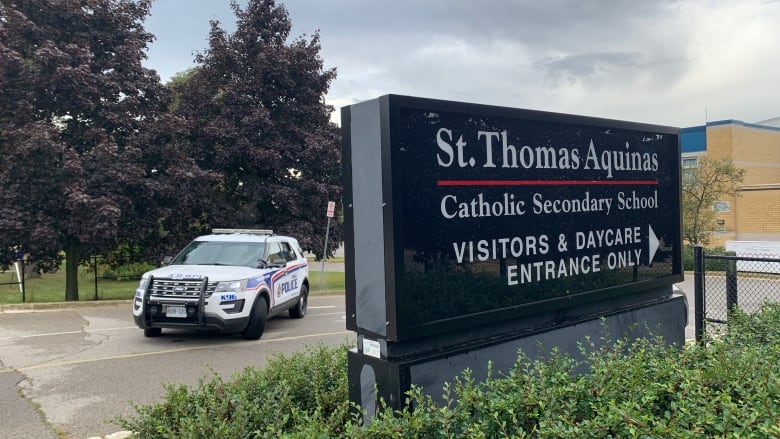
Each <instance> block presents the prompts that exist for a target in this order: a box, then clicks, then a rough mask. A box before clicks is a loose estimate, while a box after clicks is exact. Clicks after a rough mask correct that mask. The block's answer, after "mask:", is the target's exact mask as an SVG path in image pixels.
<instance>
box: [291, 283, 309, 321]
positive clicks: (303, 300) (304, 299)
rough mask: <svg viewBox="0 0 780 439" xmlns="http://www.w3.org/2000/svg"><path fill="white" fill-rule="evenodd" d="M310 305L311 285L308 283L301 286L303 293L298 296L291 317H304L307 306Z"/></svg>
mask: <svg viewBox="0 0 780 439" xmlns="http://www.w3.org/2000/svg"><path fill="white" fill-rule="evenodd" d="M308 306H309V287H307V286H306V284H303V285H302V286H301V294H300V295H299V296H298V303H296V304H295V306H294V307H292V308H290V317H292V318H294V319H302V318H303V316H305V315H306V308H307V307H308Z"/></svg>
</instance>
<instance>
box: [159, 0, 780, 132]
mask: <svg viewBox="0 0 780 439" xmlns="http://www.w3.org/2000/svg"><path fill="white" fill-rule="evenodd" d="M277 4H284V5H285V7H286V8H287V10H288V12H289V15H290V20H291V21H292V24H293V32H292V36H293V37H298V36H301V35H304V34H305V35H308V36H311V35H312V34H313V33H314V32H316V31H318V30H319V33H320V37H321V44H322V51H321V52H320V55H321V57H322V59H323V61H324V63H325V67H326V68H331V67H335V68H336V69H337V75H338V76H337V78H336V80H335V81H334V82H333V83H332V84H331V88H330V92H329V93H328V95H327V96H326V101H327V102H328V103H329V104H331V105H334V106H335V107H336V108H339V107H341V106H343V105H349V104H351V103H355V102H360V101H364V100H368V99H373V98H376V97H378V96H381V95H384V94H390V93H392V94H402V95H411V96H420V97H426V98H436V99H447V100H455V101H464V102H474V103H480V104H489V105H501V106H508V107H515V108H526V109H532V110H544V111H554V112H559V113H570V114H581V115H587V116H596V117H605V118H611V119H621V120H628V121H635V122H644V123H651V124H659V125H670V126H678V127H689V126H696V125H703V124H704V123H705V122H706V121H716V120H724V119H736V120H741V121H744V122H758V121H761V120H765V119H770V118H774V117H777V116H780V0H738V1H735V0H701V1H694V0H688V1H666V0H637V1H634V0H622V1H621V0H601V1H596V0H594V1H587V0H514V1H513V0H385V1H373V0H288V1H280V0H277ZM229 5H230V1H229V0H195V1H193V0H154V3H153V6H152V12H151V16H150V17H149V18H148V20H147V23H146V28H147V30H148V31H150V32H152V33H153V34H154V35H156V37H157V40H156V41H155V42H154V43H153V44H152V45H151V46H150V48H149V52H148V55H149V59H148V60H147V63H146V66H147V67H149V68H153V69H155V70H157V72H158V73H159V74H160V76H161V78H162V80H163V81H167V80H168V79H169V78H170V77H171V76H172V75H173V74H175V73H177V72H181V71H183V70H185V69H187V68H189V67H192V66H193V65H194V64H193V55H194V53H195V52H199V51H203V50H205V49H206V48H207V45H208V44H207V36H208V31H209V20H212V19H216V20H219V21H220V22H221V24H222V27H223V28H224V29H226V30H230V31H232V29H234V28H235V18H234V16H233V14H232V11H231V9H230V6H229Z"/></svg>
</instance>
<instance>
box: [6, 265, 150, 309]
mask: <svg viewBox="0 0 780 439" xmlns="http://www.w3.org/2000/svg"><path fill="white" fill-rule="evenodd" d="M102 259H103V258H102V257H101V256H92V257H90V258H89V261H88V263H87V264H86V268H88V269H87V270H86V271H85V270H84V268H85V266H83V265H82V266H81V267H80V270H79V272H80V273H79V286H80V288H79V290H80V291H79V292H80V293H84V292H85V291H88V289H87V287H86V286H85V285H84V284H83V283H82V282H83V281H87V282H89V283H90V284H91V285H90V286H91V287H92V288H90V289H91V290H92V291H91V293H92V295H91V298H92V300H101V299H102V297H101V295H100V294H99V292H100V284H101V283H102V282H103V281H117V280H133V281H140V279H141V275H143V272H139V273H133V274H126V273H123V274H113V273H114V271H111V270H107V269H105V267H103V266H102V265H101V264H100V261H101V260H102ZM27 264H28V261H25V260H22V259H19V260H17V261H16V262H15V264H12V265H11V267H10V268H9V270H8V271H6V272H5V273H4V274H6V275H7V274H10V276H9V277H7V278H10V279H11V281H7V282H0V286H3V285H7V286H12V285H16V286H18V288H19V292H20V294H21V296H22V303H24V302H26V301H27V297H28V296H30V295H29V294H28V293H29V292H30V291H29V290H28V287H29V286H28V285H27V283H26V282H25V278H26V277H27V276H28V275H29V274H30V273H32V272H30V271H29V269H28V268H27ZM36 274H37V273H36ZM62 291H63V297H64V294H65V284H64V281H63V285H62ZM13 294H16V293H15V292H13ZM30 297H31V296H30Z"/></svg>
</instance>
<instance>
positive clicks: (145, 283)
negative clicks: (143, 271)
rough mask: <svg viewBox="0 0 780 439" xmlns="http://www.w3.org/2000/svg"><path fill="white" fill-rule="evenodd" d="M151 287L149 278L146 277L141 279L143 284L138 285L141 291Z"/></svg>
mask: <svg viewBox="0 0 780 439" xmlns="http://www.w3.org/2000/svg"><path fill="white" fill-rule="evenodd" d="M148 286H149V278H148V277H146V276H142V277H141V282H140V283H139V284H138V289H139V290H146V287H148Z"/></svg>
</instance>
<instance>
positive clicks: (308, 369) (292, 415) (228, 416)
mask: <svg viewBox="0 0 780 439" xmlns="http://www.w3.org/2000/svg"><path fill="white" fill-rule="evenodd" d="M347 350H348V347H347V346H346V345H342V346H335V347H332V346H322V345H318V346H313V347H312V346H310V347H307V349H306V350H305V352H299V353H294V354H291V355H290V356H285V355H282V354H276V355H275V356H274V357H273V358H272V359H271V360H270V361H269V363H268V365H267V366H266V367H265V368H264V369H260V370H258V369H254V368H246V369H245V370H244V371H243V372H242V373H240V374H235V375H234V376H233V377H232V381H230V382H225V381H224V380H223V379H222V378H221V377H220V376H218V375H216V374H215V375H214V376H212V377H211V378H210V379H208V380H206V379H201V381H200V383H199V384H198V386H197V387H194V388H190V387H187V386H181V385H174V384H169V385H167V386H166V393H165V395H164V396H163V402H161V403H159V404H153V405H145V406H136V407H135V409H136V412H137V416H134V417H129V418H119V419H118V420H117V422H118V423H119V424H120V425H121V426H122V427H123V428H126V429H129V430H131V431H133V432H134V433H135V437H138V438H243V437H258V438H276V437H279V436H281V435H282V433H283V432H289V433H290V434H292V433H294V432H296V431H307V429H309V428H310V427H311V426H312V425H314V426H316V428H317V429H319V430H320V431H328V432H333V434H335V435H336V436H335V437H338V435H340V433H341V431H342V430H343V428H344V426H346V425H348V417H349V416H350V415H349V410H348V407H349V403H348V394H347V375H346V373H347V367H346V366H347ZM308 437H311V436H308Z"/></svg>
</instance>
